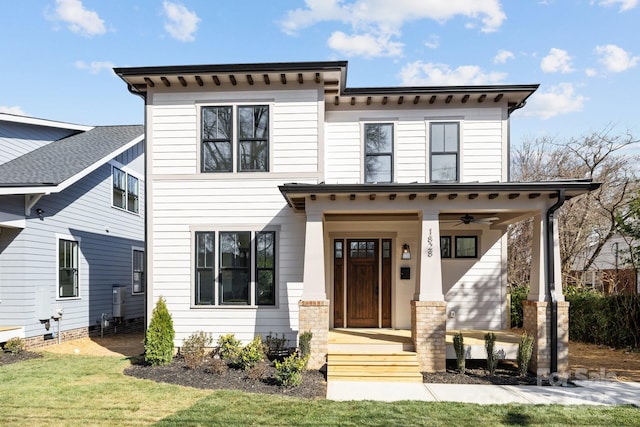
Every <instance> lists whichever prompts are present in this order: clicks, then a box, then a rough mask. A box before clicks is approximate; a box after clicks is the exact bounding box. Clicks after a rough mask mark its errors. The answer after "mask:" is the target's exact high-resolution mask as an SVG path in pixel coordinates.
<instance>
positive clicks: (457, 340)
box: [453, 332, 466, 374]
mask: <svg viewBox="0 0 640 427" xmlns="http://www.w3.org/2000/svg"><path fill="white" fill-rule="evenodd" d="M453 349H454V350H455V351H456V366H457V369H458V372H459V373H461V374H464V370H465V361H466V357H465V351H464V337H463V336H462V332H458V333H456V334H455V335H454V336H453Z"/></svg>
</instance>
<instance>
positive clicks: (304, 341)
mask: <svg viewBox="0 0 640 427" xmlns="http://www.w3.org/2000/svg"><path fill="white" fill-rule="evenodd" d="M311 338H313V333H312V332H311V331H305V332H303V333H301V334H300V356H301V357H302V358H303V359H306V360H308V359H309V357H310V356H311Z"/></svg>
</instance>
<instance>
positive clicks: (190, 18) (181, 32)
mask: <svg viewBox="0 0 640 427" xmlns="http://www.w3.org/2000/svg"><path fill="white" fill-rule="evenodd" d="M162 6H163V7H164V13H165V15H166V16H167V19H168V21H167V22H165V24H164V29H165V30H167V32H168V33H169V34H170V35H171V37H173V38H174V39H177V40H180V41H183V42H192V41H194V40H195V37H194V35H193V34H194V33H195V32H196V31H197V30H198V23H199V22H200V18H198V15H196V13H195V12H192V11H190V10H189V9H187V8H186V7H185V6H184V5H182V4H180V3H173V2H170V1H165V2H163V3H162Z"/></svg>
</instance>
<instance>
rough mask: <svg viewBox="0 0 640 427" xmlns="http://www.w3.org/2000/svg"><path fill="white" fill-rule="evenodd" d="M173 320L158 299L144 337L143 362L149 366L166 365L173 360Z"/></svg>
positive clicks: (162, 301)
mask: <svg viewBox="0 0 640 427" xmlns="http://www.w3.org/2000/svg"><path fill="white" fill-rule="evenodd" d="M174 337H175V331H174V329H173V320H172V319H171V314H170V313H169V310H168V309H167V305H166V303H165V301H164V298H162V297H160V299H158V302H157V303H156V307H155V308H154V309H153V312H152V314H151V322H150V323H149V328H148V329H147V333H146V335H145V337H144V360H145V361H146V362H147V363H149V364H150V365H151V366H158V365H168V364H169V363H171V360H172V359H173V339H174Z"/></svg>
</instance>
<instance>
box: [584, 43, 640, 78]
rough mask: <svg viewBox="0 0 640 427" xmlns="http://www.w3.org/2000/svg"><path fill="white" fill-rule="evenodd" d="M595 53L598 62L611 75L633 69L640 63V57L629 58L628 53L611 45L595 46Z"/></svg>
mask: <svg viewBox="0 0 640 427" xmlns="http://www.w3.org/2000/svg"><path fill="white" fill-rule="evenodd" d="M595 52H596V54H597V55H598V56H599V57H600V58H599V59H598V62H600V63H601V64H602V65H604V67H605V68H606V69H607V71H611V72H613V73H620V72H622V71H626V70H628V69H630V68H633V67H635V66H636V65H638V61H640V56H631V55H630V54H629V52H627V51H625V50H624V49H622V48H621V47H618V46H616V45H613V44H608V45H605V46H596V48H595Z"/></svg>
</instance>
